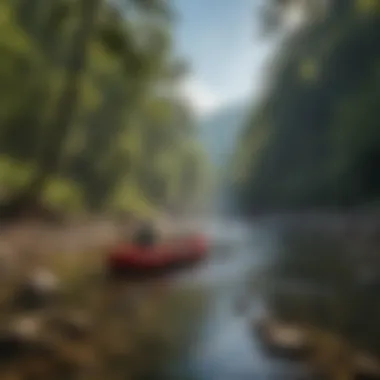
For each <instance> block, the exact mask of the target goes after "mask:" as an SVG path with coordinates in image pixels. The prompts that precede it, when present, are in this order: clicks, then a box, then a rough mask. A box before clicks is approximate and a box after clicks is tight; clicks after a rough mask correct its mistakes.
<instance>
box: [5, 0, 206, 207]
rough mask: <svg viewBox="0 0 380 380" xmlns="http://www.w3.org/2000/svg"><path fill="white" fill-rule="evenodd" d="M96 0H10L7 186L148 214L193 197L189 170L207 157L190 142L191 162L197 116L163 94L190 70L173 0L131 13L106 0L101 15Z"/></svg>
mask: <svg viewBox="0 0 380 380" xmlns="http://www.w3.org/2000/svg"><path fill="white" fill-rule="evenodd" d="M90 3H91V2H86V0H80V1H73V0H56V1H54V2H51V1H50V0H38V1H34V2H31V1H25V0H18V1H11V0H1V1H0V13H1V20H0V31H1V36H0V52H1V54H2V60H1V62H0V96H1V97H2V98H1V99H2V101H1V105H0V152H1V154H2V155H3V156H2V157H3V158H2V159H1V160H0V177H1V179H0V184H1V187H2V188H6V189H8V190H9V191H12V192H13V191H14V190H17V191H26V192H28V191H32V190H33V191H36V189H37V190H38V192H39V193H40V194H39V195H40V197H42V199H43V200H44V201H46V202H48V203H50V204H53V205H54V206H57V207H61V208H64V209H66V210H69V211H72V210H73V211H75V210H77V211H81V210H89V211H104V210H107V209H111V210H115V211H117V210H118V209H126V210H133V211H135V212H138V213H145V214H149V213H152V212H154V210H158V209H162V208H166V207H170V206H171V204H172V203H174V202H180V203H181V202H183V203H189V202H192V201H193V199H195V198H197V197H198V196H199V194H198V188H199V187H200V183H201V182H202V181H203V179H202V176H201V175H200V174H198V172H197V171H196V173H195V174H194V175H193V176H192V181H193V182H192V184H191V186H190V185H188V182H186V184H185V181H187V177H186V176H184V175H183V176H181V175H180V174H181V173H182V171H185V172H186V173H187V172H188V171H190V170H192V168H193V167H194V168H195V167H198V166H200V163H199V160H200V159H202V160H203V161H202V165H203V163H204V160H205V157H203V156H199V152H198V151H196V150H192V151H191V152H189V153H188V155H189V157H190V158H189V159H188V161H189V162H187V161H186V162H184V159H183V149H182V148H179V147H183V146H189V145H191V144H195V145H197V143H196V142H194V141H193V134H192V133H191V131H192V130H193V129H194V121H193V119H192V117H191V116H189V111H188V109H187V105H186V104H179V102H178V100H177V99H175V98H174V96H173V97H165V98H164V97H163V96H161V95H160V89H161V88H163V89H171V87H172V86H176V85H177V81H178V79H180V77H181V73H183V72H184V71H183V68H184V66H183V65H181V61H180V60H179V59H177V58H176V57H175V56H174V54H173V43H172V33H173V22H172V20H171V15H172V11H171V9H170V6H169V5H167V4H164V3H163V2H161V1H160V0H150V1H141V0H139V1H137V0H135V1H129V2H128V4H127V6H126V7H125V11H124V14H121V13H119V12H118V11H116V10H115V9H114V8H113V7H111V6H110V5H109V4H108V3H107V2H103V1H101V0H99V5H100V8H99V14H98V16H99V17H94V18H93V19H91V17H90V16H88V14H87V15H86V14H85V12H84V11H83V10H85V9H86V8H85V7H86V4H87V7H89V6H90ZM88 9H90V8H88ZM93 11H94V12H95V11H96V9H93ZM95 13H96V12H95ZM86 23H87V24H88V25H90V24H91V23H93V25H94V28H93V29H94V30H93V31H92V33H91V34H90V35H83V33H84V28H83V25H85V24H86ZM81 33H82V34H81ZM78 39H79V40H80V42H81V43H80V44H79V43H78ZM79 45H80V46H79ZM79 47H80V48H81V49H82V50H83V49H84V50H83V54H79V55H78V51H77V49H78V48H79ZM201 157H202V158H201ZM14 162H17V163H14ZM36 184H37V185H38V186H37V187H36Z"/></svg>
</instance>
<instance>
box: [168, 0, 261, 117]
mask: <svg viewBox="0 0 380 380" xmlns="http://www.w3.org/2000/svg"><path fill="white" fill-rule="evenodd" d="M256 2H257V0H175V1H174V2H173V3H174V4H175V5H176V8H177V9H178V12H179V13H180V19H179V20H178V24H177V33H176V45H177V51H178V52H179V54H180V55H181V56H184V57H185V58H187V59H188V61H189V62H190V65H191V68H192V75H191V76H190V77H189V78H188V79H187V81H186V84H185V91H186V92H187V93H188V96H189V97H191V98H192V99H193V103H194V105H195V107H196V108H198V109H199V111H200V112H209V111H211V110H214V109H215V108H218V107H221V106H222V105H224V104H228V103H232V102H236V101H239V100H241V99H244V98H247V97H248V96H250V94H252V92H254V91H256V90H257V88H258V87H259V83H260V78H261V76H262V64H263V60H264V58H265V52H266V50H267V49H266V46H265V44H263V42H260V40H259V39H258V36H257V33H255V26H256V27H257V22H256V20H255V12H254V5H255V3H256Z"/></svg>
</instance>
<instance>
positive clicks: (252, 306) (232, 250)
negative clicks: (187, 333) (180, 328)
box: [170, 222, 310, 380]
mask: <svg viewBox="0 0 380 380" xmlns="http://www.w3.org/2000/svg"><path fill="white" fill-rule="evenodd" d="M202 229H203V231H204V232H206V234H208V235H209V236H210V237H211V239H212V241H214V242H215V243H216V244H215V249H214V250H213V252H212V254H211V255H210V258H209V260H208V261H207V262H206V263H204V265H203V266H202V267H201V268H198V269H195V270H194V271H192V272H191V273H186V274H185V275H181V276H180V277H178V278H177V279H176V280H175V281H174V283H173V286H176V287H177V288H179V289H181V287H182V288H183V289H185V288H188V287H198V288H200V289H202V290H203V291H204V292H207V293H208V295H209V297H208V298H207V300H208V301H207V308H206V310H207V312H206V313H204V314H202V315H201V316H199V317H197V318H198V320H197V321H193V322H194V323H196V325H197V329H198V331H199V333H198V334H197V337H196V339H194V341H193V342H192V344H191V347H190V348H189V349H188V350H186V354H185V355H183V357H181V358H180V360H177V361H176V363H173V365H171V366H170V373H171V375H172V376H170V377H171V378H173V379H192V380H240V379H241V380H243V379H258V380H261V379H262V380H266V379H268V380H269V379H309V378H310V376H309V374H308V372H307V370H306V369H305V368H303V367H302V366H301V365H297V366H295V365H290V364H289V363H285V362H281V361H274V360H272V359H270V358H268V357H266V356H265V355H264V354H263V352H262V351H261V350H260V345H259V343H258V341H257V339H256V338H255V336H254V332H253V331H252V330H253V329H252V327H251V325H252V320H253V319H254V318H256V317H259V316H260V315H261V314H262V313H264V312H265V306H264V303H263V302H262V300H261V299H260V297H259V295H251V296H249V293H248V288H249V280H250V279H252V276H254V273H255V272H257V273H259V272H260V270H261V268H262V267H263V266H265V265H266V264H267V263H268V259H269V258H270V257H271V253H273V251H274V250H275V247H276V243H275V236H274V235H271V234H269V233H267V232H266V231H265V229H262V228H260V229H259V228H258V227H249V226H246V225H243V224H239V223H237V222H234V223H221V222H218V223H215V222H214V223H210V222H208V223H206V224H205V225H203V226H202ZM242 297H245V299H246V301H249V302H247V305H246V307H247V310H246V312H244V313H240V312H239V311H238V310H237V308H236V302H237V301H238V300H239V299H240V300H241V299H242ZM246 301H244V303H246Z"/></svg>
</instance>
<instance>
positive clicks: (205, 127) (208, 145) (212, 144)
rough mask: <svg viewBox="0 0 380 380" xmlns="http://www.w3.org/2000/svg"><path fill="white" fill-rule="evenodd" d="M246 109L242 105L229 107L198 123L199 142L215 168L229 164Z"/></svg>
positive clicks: (242, 126)
mask: <svg viewBox="0 0 380 380" xmlns="http://www.w3.org/2000/svg"><path fill="white" fill-rule="evenodd" d="M247 109H248V106H247V105H246V104H243V103H239V104H234V105H230V106H228V107H225V108H223V109H221V110H219V111H217V112H215V113H213V114H212V115H210V116H208V117H206V118H204V119H203V120H201V121H200V125H199V134H200V141H201V143H202V144H203V145H204V147H205V150H206V151H207V153H208V154H209V157H210V159H211V161H212V163H213V164H214V165H215V166H216V167H217V168H223V167H225V166H226V165H227V164H228V163H229V160H230V158H231V154H232V153H233V151H234V148H235V144H236V141H237V138H238V136H239V133H240V132H241V131H242V129H243V128H244V125H245V119H246V116H247Z"/></svg>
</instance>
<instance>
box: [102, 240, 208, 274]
mask: <svg viewBox="0 0 380 380" xmlns="http://www.w3.org/2000/svg"><path fill="white" fill-rule="evenodd" d="M207 251H208V244H207V241H206V239H205V238H204V237H203V236H191V237H188V238H186V239H181V240H179V241H175V242H166V243H161V244H159V245H156V246H154V247H146V248H145V247H140V246H136V245H133V244H128V245H121V246H118V247H115V248H114V249H113V250H111V252H110V253H109V255H108V257H107V266H108V269H109V270H110V272H111V273H113V274H131V275H160V274H166V273H169V272H171V271H174V270H178V269H185V268H188V267H191V266H192V265H195V264H197V263H199V262H201V261H202V260H203V259H204V258H205V257H206V255H207Z"/></svg>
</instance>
